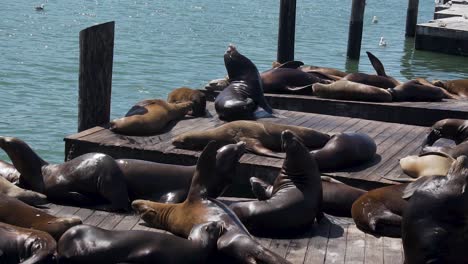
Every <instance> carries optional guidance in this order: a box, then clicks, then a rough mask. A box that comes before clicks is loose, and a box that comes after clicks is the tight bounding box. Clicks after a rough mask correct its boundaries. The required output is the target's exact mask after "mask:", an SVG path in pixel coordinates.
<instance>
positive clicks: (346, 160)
mask: <svg viewBox="0 0 468 264" xmlns="http://www.w3.org/2000/svg"><path fill="white" fill-rule="evenodd" d="M376 151H377V146H376V144H375V142H374V140H373V139H372V138H370V137H369V136H368V135H366V134H363V133H337V134H335V135H333V136H331V138H330V140H329V141H328V142H327V144H325V146H324V147H323V148H321V149H319V150H314V151H313V152H312V155H313V156H314V158H315V161H317V164H318V166H319V169H320V171H322V170H336V169H343V168H349V167H352V166H357V165H361V164H363V163H366V162H368V161H371V160H372V159H373V158H374V157H375V153H376Z"/></svg>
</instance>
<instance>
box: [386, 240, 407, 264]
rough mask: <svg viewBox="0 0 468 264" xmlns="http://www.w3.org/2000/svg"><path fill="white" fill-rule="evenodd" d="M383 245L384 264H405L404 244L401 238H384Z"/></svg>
mask: <svg viewBox="0 0 468 264" xmlns="http://www.w3.org/2000/svg"><path fill="white" fill-rule="evenodd" d="M383 245H384V263H392V264H402V263H403V261H404V256H403V244H402V241H401V239H400V238H391V237H383Z"/></svg>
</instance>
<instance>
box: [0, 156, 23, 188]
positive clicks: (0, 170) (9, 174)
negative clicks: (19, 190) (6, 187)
mask: <svg viewBox="0 0 468 264" xmlns="http://www.w3.org/2000/svg"><path fill="white" fill-rule="evenodd" d="M0 177H3V178H5V179H7V180H8V181H9V182H13V183H15V182H18V180H19V177H20V173H19V171H18V170H17V169H16V168H15V166H13V165H12V164H10V163H8V162H5V161H3V160H0Z"/></svg>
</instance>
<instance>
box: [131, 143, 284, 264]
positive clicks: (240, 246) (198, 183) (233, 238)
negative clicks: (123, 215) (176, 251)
mask: <svg viewBox="0 0 468 264" xmlns="http://www.w3.org/2000/svg"><path fill="white" fill-rule="evenodd" d="M217 145H218V143H216V142H214V141H212V142H210V143H209V144H208V145H207V146H206V147H205V149H204V150H203V152H202V153H201V155H200V157H199V158H198V161H197V168H196V171H195V173H194V175H193V178H192V183H191V185H190V191H189V194H188V196H187V199H186V200H185V201H184V202H183V203H179V204H163V203H155V202H151V201H145V200H135V201H133V203H132V207H133V209H134V210H135V211H136V212H137V213H139V214H140V216H141V218H142V219H143V220H144V221H145V222H146V223H148V224H149V225H150V226H153V227H157V228H162V229H164V230H167V231H169V232H171V233H173V234H176V235H179V236H182V237H188V235H189V233H190V230H191V229H192V228H193V226H195V225H198V224H203V223H207V222H212V221H220V222H221V223H222V225H223V226H224V229H225V230H226V231H225V232H224V233H223V234H222V235H221V236H220V237H219V239H218V243H217V247H218V250H219V251H220V252H222V253H223V254H226V255H228V256H231V257H233V258H235V259H236V260H238V261H239V262H241V263H272V264H273V263H289V262H288V261H286V260H285V259H283V258H282V257H280V256H278V255H276V254H275V253H273V252H271V251H270V250H268V249H266V248H264V247H263V246H262V245H261V244H259V243H258V242H257V241H256V240H255V239H254V238H253V237H252V236H251V235H250V234H249V232H248V231H247V229H246V228H245V226H244V225H243V224H242V223H241V221H240V220H239V218H237V217H236V215H235V214H234V212H232V211H231V210H230V209H229V207H227V206H226V205H224V204H223V203H221V202H220V201H217V200H216V199H212V198H210V197H208V196H207V192H206V186H207V185H209V184H208V182H210V181H212V180H213V179H214V177H220V176H221V175H216V173H215V172H214V171H215V164H216V160H215V158H216V155H215V153H216V151H217V149H218V146H217Z"/></svg>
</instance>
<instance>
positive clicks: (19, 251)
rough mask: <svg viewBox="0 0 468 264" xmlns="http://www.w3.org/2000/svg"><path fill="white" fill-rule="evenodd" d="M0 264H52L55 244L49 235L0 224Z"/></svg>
mask: <svg viewBox="0 0 468 264" xmlns="http://www.w3.org/2000/svg"><path fill="white" fill-rule="evenodd" d="M0 238H1V239H0V263H2V264H18V263H21V264H36V263H41V264H52V263H56V261H55V257H54V254H55V252H56V251H55V249H56V246H57V243H56V242H55V240H54V238H52V237H51V236H50V235H49V234H47V233H45V232H42V231H39V230H33V229H27V228H21V227H17V226H13V225H9V224H5V223H1V222H0Z"/></svg>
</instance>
